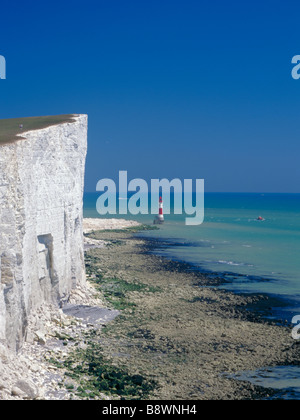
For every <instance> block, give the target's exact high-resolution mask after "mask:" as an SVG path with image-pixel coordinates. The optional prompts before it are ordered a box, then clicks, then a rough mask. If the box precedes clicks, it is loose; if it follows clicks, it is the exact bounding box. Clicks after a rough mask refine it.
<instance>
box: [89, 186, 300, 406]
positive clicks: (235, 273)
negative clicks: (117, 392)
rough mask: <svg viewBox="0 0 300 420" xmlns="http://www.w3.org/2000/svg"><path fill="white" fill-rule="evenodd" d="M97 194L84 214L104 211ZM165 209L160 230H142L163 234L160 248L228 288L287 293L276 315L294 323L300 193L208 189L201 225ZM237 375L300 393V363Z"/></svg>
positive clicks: (284, 393) (289, 395) (299, 298)
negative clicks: (99, 208) (216, 277)
mask: <svg viewBox="0 0 300 420" xmlns="http://www.w3.org/2000/svg"><path fill="white" fill-rule="evenodd" d="M97 197H98V195H97V194H86V195H85V199H84V217H99V215H98V213H97V212H96V200H97ZM171 208H172V205H171ZM171 213H172V212H171ZM164 214H165V223H164V224H163V225H160V229H159V230H155V231H146V232H143V233H142V234H139V235H142V236H147V237H150V238H151V237H154V238H156V239H158V240H159V243H160V245H159V246H158V247H157V250H156V252H157V253H159V254H161V255H165V256H167V257H169V258H174V259H178V260H182V261H186V262H189V263H192V264H194V265H195V266H196V267H197V268H198V269H199V270H201V271H204V272H209V273H210V275H213V274H214V273H217V275H219V276H220V275H221V276H222V277H224V278H226V279H227V280H228V282H226V283H225V284H223V285H222V286H220V287H222V288H226V289H229V290H232V291H234V292H244V293H252V292H254V293H268V294H271V295H275V296H276V297H280V298H284V299H285V300H287V302H288V306H286V307H282V308H274V310H273V317H274V318H276V319H278V318H282V319H284V320H287V321H288V322H289V323H291V320H292V317H293V316H294V315H298V314H300V279H299V272H300V259H299V251H300V194H231V193H228V194H221V193H219V194H217V193H206V194H205V214H204V222H203V224H201V225H199V226H187V225H185V217H186V215H184V214H183V215H174V214H169V215H168V214H166V213H164ZM258 216H262V217H263V218H264V220H263V221H258V220H257V218H258ZM109 217H121V218H128V219H134V220H138V221H140V222H142V223H151V224H152V223H153V219H154V216H153V215H151V214H150V215H136V216H131V215H127V216H124V215H122V216H115V215H112V216H109ZM291 330H292V325H291ZM236 379H242V380H248V381H250V382H252V383H255V384H258V385H261V386H264V387H270V388H273V389H275V390H278V392H279V394H280V395H279V398H280V399H300V385H299V384H300V370H299V367H292V366H282V367H271V368H268V367H266V368H265V369H260V370H257V371H253V372H251V371H249V372H241V373H240V374H238V375H236Z"/></svg>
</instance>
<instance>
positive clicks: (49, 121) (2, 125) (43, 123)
mask: <svg viewBox="0 0 300 420" xmlns="http://www.w3.org/2000/svg"><path fill="white" fill-rule="evenodd" d="M72 121H74V114H66V115H51V116H44V117H27V118H9V119H5V120H0V144H5V143H12V142H14V141H16V140H20V139H22V137H21V136H17V134H22V133H24V132H25V131H31V130H40V129H42V128H46V127H50V126H51V125H57V124H62V123H67V122H72ZM20 125H23V127H22V128H20Z"/></svg>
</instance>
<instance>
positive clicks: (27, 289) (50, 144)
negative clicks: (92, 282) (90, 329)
mask: <svg viewBox="0 0 300 420" xmlns="http://www.w3.org/2000/svg"><path fill="white" fill-rule="evenodd" d="M49 118H50V117H49ZM57 118H58V119H60V118H61V117H57ZM50 119H51V124H50V120H48V123H49V126H48V127H46V128H43V129H35V130H33V131H27V132H24V133H23V135H22V137H23V139H22V141H15V142H11V143H6V144H2V146H0V341H2V342H5V343H6V344H7V345H8V346H9V347H10V348H12V349H13V348H17V349H18V348H19V347H20V345H21V343H22V341H23V338H24V335H25V334H26V319H27V317H28V314H29V313H30V311H31V310H32V309H33V308H36V307H39V306H40V305H42V304H43V302H49V303H54V304H59V303H60V302H61V301H62V300H64V299H67V297H68V295H69V293H70V290H71V289H72V287H74V286H75V285H76V284H81V283H84V281H85V274H84V257H83V236H82V197H83V185H84V167H85V157H86V149H87V116H86V115H79V116H72V120H73V121H72V122H65V121H64V122H63V123H61V124H57V125H52V123H53V124H54V121H55V118H54V117H53V118H52V117H51V118H50ZM29 120H32V119H29ZM36 120H37V119H36ZM5 121H7V120H5ZM16 121H17V120H16ZM18 121H19V120H18ZM10 123H11V121H10ZM43 124H45V119H44V123H43ZM4 125H5V124H4ZM25 125H26V126H27V124H26V123H25V124H24V126H25ZM30 125H31V126H32V121H30V122H29V123H28V126H30ZM1 126H2V127H3V121H2V122H1V121H0V130H1ZM6 127H7V125H6ZM0 137H1V134H0ZM2 138H3V133H2Z"/></svg>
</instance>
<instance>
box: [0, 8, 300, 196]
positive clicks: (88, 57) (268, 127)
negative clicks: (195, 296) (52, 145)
mask: <svg viewBox="0 0 300 420" xmlns="http://www.w3.org/2000/svg"><path fill="white" fill-rule="evenodd" d="M299 15H300V5H299V3H298V2H296V1H276V0H275V1H274V0H273V1H269V0H266V1H255V0H254V1H251V2H250V1H243V2H241V1H227V2H225V1H224V0H223V1H221V0H219V1H202V0H198V1H189V0H185V1H178V0H173V1H169V0H167V1H164V0H160V1H157V0H152V1H151V2H150V1H148V2H147V1H126V0H122V1H121V0H109V1H107V0H106V1H103V0H98V1H89V0H87V1H85V2H77V1H72V2H71V1H61V2H58V1H52V2H51V3H49V2H47V3H46V2H38V1H27V2H22V3H20V2H19V3H18V4H17V5H16V3H14V4H13V3H6V4H5V5H1V25H0V39H1V42H0V54H1V55H4V56H5V58H6V62H7V79H6V80H0V97H1V102H0V113H1V114H0V115H1V118H15V117H18V116H37V115H54V114H65V113H73V112H74V113H87V114H88V115H89V147H88V156H87V165H86V190H87V191H95V187H96V183H97V181H98V180H99V179H100V178H112V179H115V180H117V177H118V171H119V170H127V171H128V178H129V179H132V178H136V177H139V178H144V179H146V180H147V181H148V182H149V181H150V179H151V178H163V177H165V178H169V179H172V178H175V177H179V178H180V179H184V178H193V179H195V178H204V179H205V190H206V191H222V192H224V191H234V192H238V191H242V192H298V193H299V192H300V189H299V179H300V169H299V156H300V79H299V80H294V79H293V78H292V77H291V69H292V67H293V65H292V64H291V59H292V57H293V56H294V55H296V54H300V32H299Z"/></svg>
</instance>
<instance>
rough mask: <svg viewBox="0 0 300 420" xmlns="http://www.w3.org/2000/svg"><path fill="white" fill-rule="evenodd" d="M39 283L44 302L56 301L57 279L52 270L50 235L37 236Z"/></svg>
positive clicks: (51, 242) (51, 238) (51, 241)
mask: <svg viewBox="0 0 300 420" xmlns="http://www.w3.org/2000/svg"><path fill="white" fill-rule="evenodd" d="M38 243H39V244H38V245H39V247H38V252H39V254H38V258H39V264H38V268H39V282H40V288H41V292H42V295H43V298H44V300H45V301H46V302H53V300H54V301H56V298H57V294H58V279H57V275H56V273H55V269H54V260H53V237H52V235H51V234H50V233H48V234H46V235H39V236H38Z"/></svg>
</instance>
